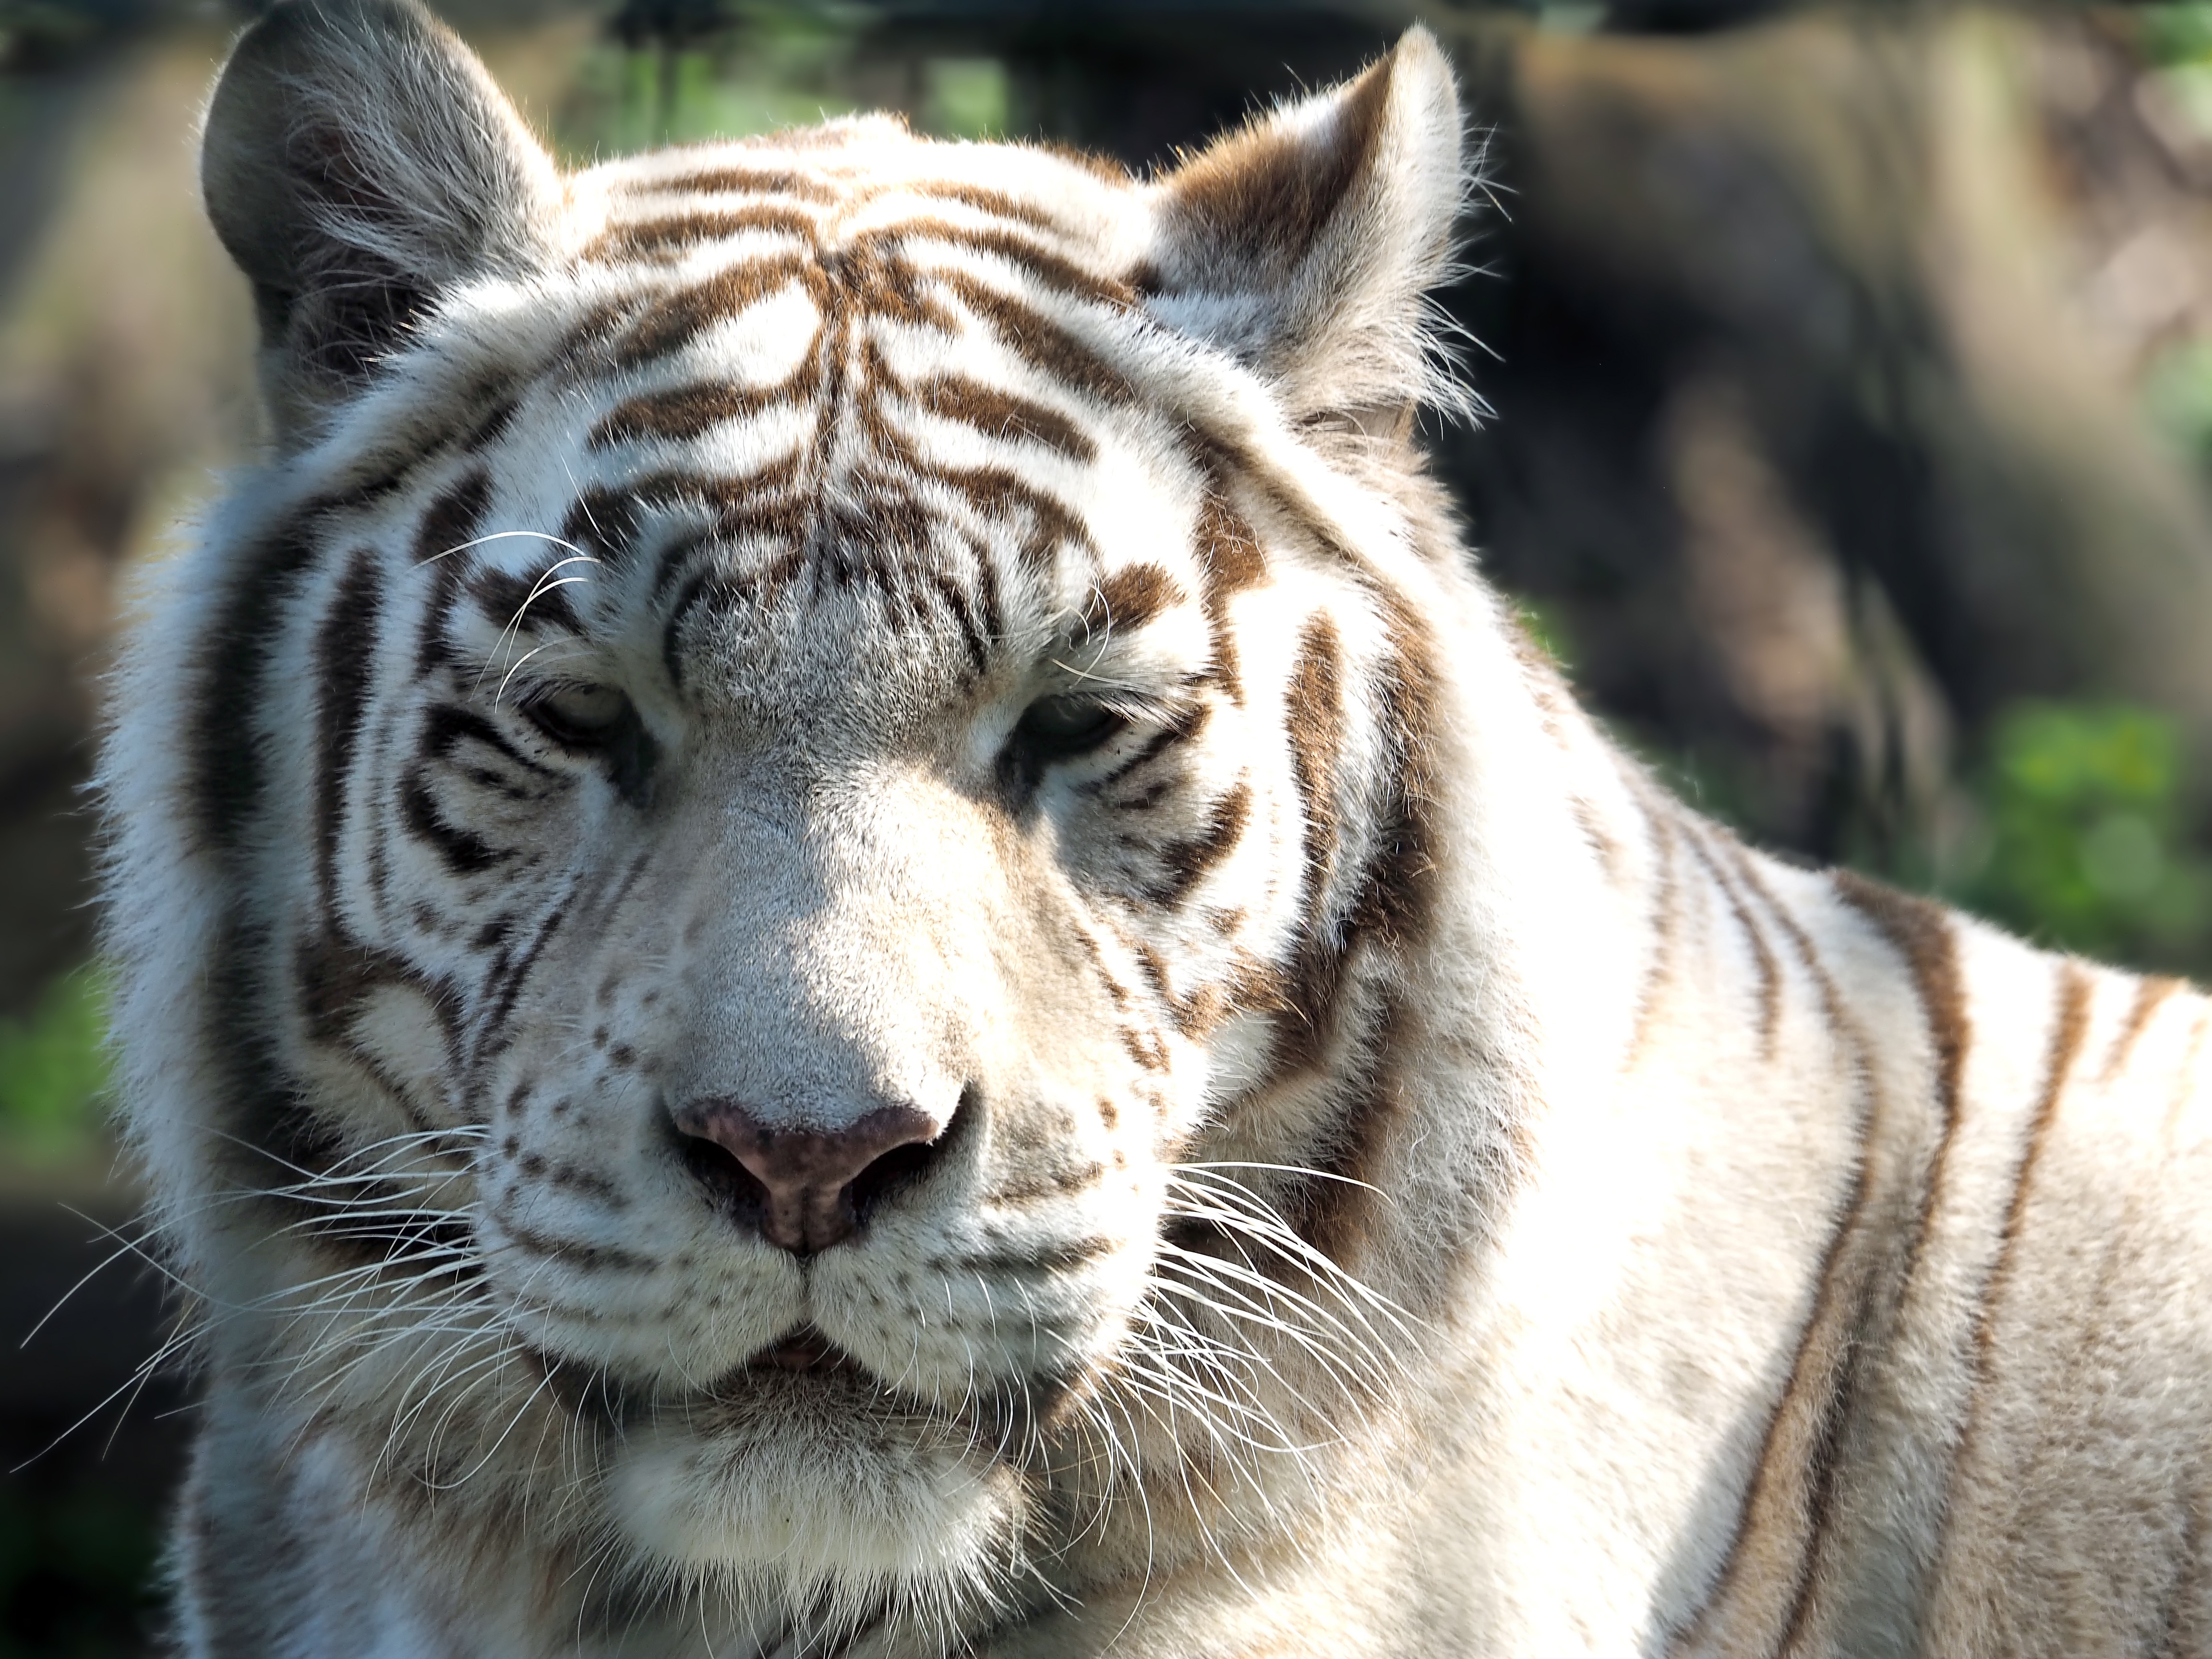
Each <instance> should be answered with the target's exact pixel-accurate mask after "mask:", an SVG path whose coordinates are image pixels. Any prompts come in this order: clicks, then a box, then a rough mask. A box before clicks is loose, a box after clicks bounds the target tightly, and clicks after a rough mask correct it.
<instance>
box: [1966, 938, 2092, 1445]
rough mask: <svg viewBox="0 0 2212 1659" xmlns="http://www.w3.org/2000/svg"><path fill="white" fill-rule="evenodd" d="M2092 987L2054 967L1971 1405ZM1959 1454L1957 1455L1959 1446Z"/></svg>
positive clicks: (1990, 1358) (1985, 1303)
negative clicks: (2043, 1053) (2053, 1000)
mask: <svg viewBox="0 0 2212 1659" xmlns="http://www.w3.org/2000/svg"><path fill="white" fill-rule="evenodd" d="M2092 989H2093V983H2092V981H2091V980H2090V978H2089V975H2087V973H2086V972H2084V971H2083V970H2082V969H2081V964H2079V963H2074V962H2066V963H2061V964H2060V966H2059V969H2058V1013H2057V1019H2056V1020H2055V1021H2054V1023H2053V1024H2052V1026H2051V1056H2050V1059H2049V1060H2047V1061H2045V1069H2044V1079H2043V1094H2042V1097H2041V1098H2039V1100H2038V1101H2037V1102H2036V1103H2035V1115H2034V1117H2033V1119H2032V1120H2030V1122H2029V1126H2028V1132H2027V1144H2026V1145H2025V1146H2023V1147H2022V1148H2021V1155H2020V1162H2019V1164H2018V1165H2017V1167H2016V1168H2015V1170H2014V1171H2013V1187H2012V1202H2011V1204H2010V1205H2009V1206H2007V1208H2006V1210H2005V1221H2004V1231H2003V1232H2002V1234H2000V1235H1999V1237H1998V1243H1997V1258H1996V1261H1995V1262H1993V1263H1992V1264H1991V1265H1990V1274H1989V1278H1988V1279H1987V1280H1986V1281H1985V1282H1984V1285H1983V1287H1982V1297H1981V1311H1980V1315H1979V1316H1978V1318H1977V1319H1976V1320H1975V1322H1974V1361H1975V1364H1974V1371H1975V1378H1974V1390H1975V1395H1976V1396H1977V1401H1978V1397H1979V1395H1980V1393H1981V1390H1982V1389H1983V1387H1984V1384H1986V1383H1987V1382H1988V1380H1989V1374H1990V1368H1991V1366H1992V1365H1993V1364H1995V1361H1996V1322H1997V1316H1998V1313H1999V1308H1998V1304H1999V1303H2000V1302H2001V1301H2002V1299H2003V1297H2004V1294H2005V1291H2006V1290H2007V1289H2008V1286H2009V1283H2010V1280H2011V1278H2012V1262H2013V1255H2014V1252H2015V1250H2016V1249H2018V1248H2019V1244H2020V1230H2021V1222H2022V1221H2023V1220H2024V1219H2025V1218H2026V1217H2027V1200H2028V1197H2029V1194H2030V1192H2031V1191H2032V1189H2033V1182H2034V1177H2035V1165H2036V1163H2037V1160H2039V1158H2041V1157H2042V1156H2043V1148H2044V1146H2045V1142H2046V1141H2048V1140H2049V1139H2050V1136H2051V1124H2052V1123H2053V1122H2054V1121H2056V1120H2057V1115H2058V1104H2059V1102H2060V1100H2061V1099H2062V1098H2063V1097H2064V1095H2065V1092H2066V1085H2067V1083H2068V1081H2069V1079H2071V1078H2072V1076H2073V1073H2074V1062H2075V1059H2076V1058H2077V1057H2078V1056H2079V1055H2080V1054H2081V1042H2082V1039H2083V1038H2084V1037H2086V1036H2087V1035H2088V1031H2089V1001H2090V993H2091V991H2092ZM1968 1410H1969V1412H1970V1413H1975V1414H1978V1403H1973V1404H1970V1405H1969V1407H1968ZM1970 1431H1971V1425H1970ZM1961 1450H1962V1455H1963V1443H1962V1448H1961Z"/></svg>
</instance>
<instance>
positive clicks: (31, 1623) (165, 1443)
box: [0, 1191, 185, 1659]
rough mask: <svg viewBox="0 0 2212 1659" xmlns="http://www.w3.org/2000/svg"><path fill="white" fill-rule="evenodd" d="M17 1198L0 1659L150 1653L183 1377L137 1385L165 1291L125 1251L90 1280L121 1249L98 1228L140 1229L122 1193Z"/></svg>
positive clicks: (8, 1295)
mask: <svg viewBox="0 0 2212 1659" xmlns="http://www.w3.org/2000/svg"><path fill="white" fill-rule="evenodd" d="M11 1196H15V1198H16V1199H17V1200H18V1201H16V1202H13V1203H7V1204H4V1205H0V1261H4V1262H6V1263H7V1264H8V1269H7V1272H6V1273H4V1274H0V1336H4V1343H0V1355H4V1363H3V1364H0V1655H7V1656H11V1659H12V1656H16V1655H21V1656H24V1659H31V1656H37V1659H94V1656H112V1655H122V1654H128V1653H139V1652H143V1651H146V1650H148V1649H149V1646H150V1645H151V1644H150V1642H149V1637H150V1636H151V1634H152V1632H153V1631H154V1629H155V1625H156V1623H157V1620H158V1609H159V1603H160V1597H159V1595H158V1594H157V1592H156V1589H155V1566H156V1565H157V1561H158V1557H159V1553H160V1516H161V1514H162V1512H163V1510H165V1509H166V1508H167V1502H168V1498H169V1495H170V1493H171V1492H172V1491H173V1489H174V1487H175V1485H176V1482H177V1480H179V1478H180V1476H181V1474H182V1470H183V1449H184V1443H183V1437H182V1434H181V1432H180V1431H181V1430H182V1429H183V1427H184V1426H185V1425H184V1424H183V1423H182V1422H181V1421H180V1420H179V1418H178V1416H177V1413H179V1411H180V1410H181V1409H182V1407H183V1406H184V1396H185V1389H184V1383H183V1379H182V1378H181V1377H180V1376H177V1375H174V1374H163V1375H161V1376H155V1377H153V1378H151V1379H150V1380H149V1381H148V1382H147V1383H145V1385H144V1386H143V1388H139V1387H137V1385H136V1380H135V1379H136V1373H137V1368H138V1367H139V1365H140V1364H142V1363H143V1362H144V1361H145V1360H146V1359H147V1358H149V1356H150V1355H151V1354H152V1353H153V1352H154V1351H155V1347H156V1346H158V1345H159V1341H160V1334H161V1332H162V1331H163V1330H164V1329H165V1328H166V1325H167V1317H168V1316H167V1313H166V1312H165V1310H164V1306H163V1297H162V1293H161V1282H160V1279H159V1277H158V1275H156V1274H155V1273H154V1272H153V1271H152V1270H151V1269H150V1268H149V1267H147V1266H146V1265H145V1264H144V1263H143V1261H138V1260H137V1259H135V1258H133V1257H131V1256H130V1255H128V1254H127V1253H125V1255H123V1256H122V1258H121V1259H120V1260H118V1261H114V1262H112V1263H111V1265H109V1266H108V1267H106V1268H105V1269H101V1270H100V1271H97V1272H94V1270H95V1269H99V1268H100V1263H101V1262H102V1261H104V1260H106V1258H108V1257H110V1256H111V1255H115V1254H116V1253H117V1250H118V1246H117V1244H116V1243H115V1242H114V1241H113V1240H112V1239H111V1238H109V1237H106V1236H105V1235H104V1234H103V1233H102V1232H101V1231H100V1229H101V1227H102V1226H111V1227H114V1226H124V1225H130V1224H129V1222H128V1221H127V1218H126V1214H125V1211H124V1210H123V1209H122V1208H120V1207H119V1206H118V1205H117V1203H116V1201H115V1200H114V1198H113V1197H112V1195H103V1194H99V1193H98V1192H96V1191H95V1192H88V1193H84V1194H78V1195H77V1202H78V1203H79V1204H80V1205H81V1206H87V1213H86V1214H83V1215H72V1214H70V1212H68V1211H66V1210H64V1209H62V1208H61V1207H59V1206H58V1204H57V1203H56V1202H55V1201H54V1197H55V1196H57V1195H51V1194H50V1195H46V1196H45V1201H44V1202H41V1203H36V1204H29V1205H26V1204H23V1203H21V1201H20V1198H21V1195H20V1194H15V1195H11ZM87 1273H94V1276H93V1277H92V1278H91V1279H90V1280H89V1281H88V1283H86V1284H85V1285H83V1287H82V1289H79V1290H77V1291H76V1293H75V1294H74V1296H70V1299H69V1300H68V1301H67V1302H66V1303H64V1302H63V1297H64V1296H65V1295H68V1294H69V1292H70V1287H71V1286H72V1285H75V1284H76V1282H77V1281H78V1280H79V1279H82V1278H83V1277H84V1275H85V1274H87ZM57 1306H59V1307H60V1312H59V1313H58V1314H55V1316H54V1317H53V1318H52V1320H51V1321H49V1322H48V1323H47V1324H46V1328H44V1329H42V1330H40V1332H39V1334H38V1335H37V1336H35V1337H33V1339H32V1340H31V1341H30V1343H29V1345H28V1346H27V1347H25V1348H24V1349H22V1350H21V1351H20V1352H18V1351H17V1349H16V1344H17V1343H18V1342H19V1341H21V1339H22V1337H23V1335H24V1334H26V1333H27V1332H28V1331H29V1330H30V1329H31V1328H32V1327H33V1326H34V1325H36V1324H37V1323H38V1322H39V1321H40V1319H42V1318H44V1317H45V1316H46V1315H47V1314H48V1313H50V1312H52V1310H55V1308H56V1307H57ZM101 1401H106V1402H107V1403H106V1405H105V1406H104V1407H101V1406H100V1402H101ZM95 1407H99V1408H98V1409H97V1410H95Z"/></svg>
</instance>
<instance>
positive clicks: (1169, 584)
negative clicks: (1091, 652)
mask: <svg viewBox="0 0 2212 1659" xmlns="http://www.w3.org/2000/svg"><path fill="white" fill-rule="evenodd" d="M1182 602H1183V592H1182V588H1180V587H1178V586H1176V580H1175V578H1174V577H1172V576H1170V575H1169V574H1168V573H1167V572H1166V571H1164V570H1163V569H1161V568H1159V566H1158V565H1156V564H1134V565H1127V566H1125V567H1124V568H1121V569H1120V570H1116V571H1115V572H1114V573H1113V574H1111V575H1109V576H1105V577H1102V578H1101V579H1100V580H1099V582H1098V585H1097V586H1096V587H1093V588H1092V589H1091V597H1090V599H1088V600H1086V601H1085V604H1084V606H1083V611H1082V614H1081V615H1079V617H1077V618H1076V619H1075V628H1074V629H1073V635H1072V637H1071V640H1070V643H1071V644H1073V645H1077V646H1083V645H1088V644H1089V643H1090V642H1091V641H1092V640H1095V639H1104V638H1108V637H1110V636H1111V635H1113V634H1115V632H1117V631H1121V630H1125V629H1132V628H1142V627H1143V626H1144V625H1145V624H1146V623H1148V622H1151V621H1152V620H1153V619H1154V618H1156V617H1158V616H1160V615H1161V614H1162V613H1163V612H1164V611H1170V610H1172V609H1174V608H1175V607H1176V605H1181V604H1182Z"/></svg>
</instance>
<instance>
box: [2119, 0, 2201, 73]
mask: <svg viewBox="0 0 2212 1659" xmlns="http://www.w3.org/2000/svg"><path fill="white" fill-rule="evenodd" d="M2132 21H2133V22H2134V24H2135V27H2136V44H2137V49H2138V50H2139V51H2141V52H2142V54H2143V56H2144V57H2145V58H2148V60H2149V61H2150V62H2152V63H2154V64H2159V65H2160V66H2162V67H2167V68H2172V67H2175V66H2179V65H2185V64H2203V63H2212V5H2185V6H2142V7H2139V8H2137V9H2136V10H2135V12H2134V13H2133V15H2132Z"/></svg>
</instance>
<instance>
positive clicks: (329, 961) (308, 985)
mask: <svg viewBox="0 0 2212 1659" xmlns="http://www.w3.org/2000/svg"><path fill="white" fill-rule="evenodd" d="M292 963H293V974H294V975H295V978H296V979H297V981H298V982H299V986H300V1014H301V1024H302V1025H303V1026H304V1027H305V1028H306V1030H307V1040H308V1041H309V1042H313V1043H317V1044H319V1045H320V1046H321V1047H324V1048H332V1049H336V1050H337V1051H339V1052H341V1053H343V1054H346V1055H348V1056H349V1058H351V1059H354V1060H358V1061H359V1062H361V1063H362V1065H364V1066H367V1067H368V1069H369V1070H370V1071H372V1072H374V1073H376V1074H377V1077H378V1080H379V1081H380V1082H381V1083H383V1084H384V1085H385V1087H386V1088H387V1089H389V1090H390V1091H392V1094H393V1095H394V1096H395V1097H397V1098H398V1099H399V1100H400V1101H401V1102H402V1103H406V1101H407V1099H408V1093H407V1091H406V1090H405V1089H404V1088H403V1087H402V1086H400V1085H398V1083H397V1082H396V1081H394V1080H393V1079H390V1078H387V1077H385V1076H384V1075H383V1070H382V1067H381V1066H379V1065H378V1064H377V1063H376V1062H375V1061H374V1060H373V1059H372V1058H371V1057H370V1056H368V1055H367V1054H363V1053H362V1052H361V1050H360V1049H359V1048H357V1047H356V1044H355V1042H354V1041H353V1036H352V1024H353V1018H354V1016H355V1015H356V1014H357V1013H358V1012H361V1008H362V1005H363V1004H364V1003H366V1002H367V1001H368V1000H369V998H370V997H372V996H374V994H376V993H377V992H378V991H380V990H382V989H384V988H385V987H392V986H396V987H399V988H401V989H403V990H405V991H408V992H410V993H411V994H414V995H416V996H418V997H420V998H421V999H422V1001H423V1003H424V1004H425V1005H426V1006H428V1008H429V1009H430V1011H431V1012H432V1013H433V1014H434V1015H435V1018H436V1019H437V1021H438V1027H439V1030H440V1032H441V1035H442V1036H443V1038H444V1042H445V1048H446V1060H447V1065H448V1066H456V1065H458V1064H459V1062H460V1058H461V1046H460V1039H461V1030H460V1024H459V1000H458V999H457V998H456V997H455V996H454V995H453V987H452V986H450V985H448V984H447V983H445V982H444V981H441V980H437V979H435V978H434V977H432V976H431V975H428V974H426V973H424V972H423V971H422V969H419V968H417V967H416V965H415V964H414V963H410V962H409V961H408V960H407V959H406V958H405V957H400V956H395V955H394V954H392V952H391V951H380V950H378V949H376V948H375V947H374V946H372V945H366V944H364V943H362V941H361V940H359V939H354V938H352V937H350V936H349V935H347V934H345V933H337V932H327V933H324V934H322V935H321V936H319V937H318V938H315V939H302V940H301V942H300V944H299V945H298V947H297V948H296V949H295V951H294V954H293V958H292Z"/></svg>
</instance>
